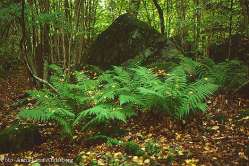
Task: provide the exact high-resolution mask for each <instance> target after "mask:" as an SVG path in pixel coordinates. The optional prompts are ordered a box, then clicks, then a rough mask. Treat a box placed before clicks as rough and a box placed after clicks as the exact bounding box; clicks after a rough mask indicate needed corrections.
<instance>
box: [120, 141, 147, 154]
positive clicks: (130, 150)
mask: <svg viewBox="0 0 249 166" xmlns="http://www.w3.org/2000/svg"><path fill="white" fill-rule="evenodd" d="M122 146H123V148H124V151H125V152H126V153H127V154H128V155H135V156H142V155H144V151H143V150H142V149H141V148H140V146H139V145H138V144H137V143H135V142H133V141H129V142H126V143H123V144H122Z"/></svg>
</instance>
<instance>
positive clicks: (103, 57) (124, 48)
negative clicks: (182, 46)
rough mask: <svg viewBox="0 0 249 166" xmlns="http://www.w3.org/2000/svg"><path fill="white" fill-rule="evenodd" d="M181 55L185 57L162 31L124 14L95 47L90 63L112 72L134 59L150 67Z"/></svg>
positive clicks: (90, 56) (92, 47)
mask: <svg viewBox="0 0 249 166" xmlns="http://www.w3.org/2000/svg"><path fill="white" fill-rule="evenodd" d="M177 54H181V53H180V51H178V50H177V49H176V47H175V46H174V44H173V43H172V42H170V41H167V40H166V39H165V38H164V36H163V35H162V34H160V33H159V32H158V31H156V30H155V29H153V28H152V27H150V26H149V25H148V24H146V23H145V22H143V21H140V20H138V19H137V18H135V17H133V16H131V15H129V14H123V15H121V16H119V17H118V18H117V19H116V20H115V21H114V22H113V23H112V25H110V26H109V27H108V28H107V29H106V30H105V31H104V32H102V33H101V34H100V35H99V36H98V38H97V39H96V41H95V42H94V43H93V44H92V46H91V48H90V51H89V58H88V63H89V64H92V65H96V66H99V67H101V68H102V69H108V68H110V67H111V66H112V65H121V64H123V63H125V62H127V61H128V60H130V59H135V60H137V61H139V60H141V59H142V63H144V64H146V65H148V64H151V63H155V61H160V62H162V61H168V60H169V59H168V57H169V55H173V56H175V55H177ZM161 57H163V58H161Z"/></svg>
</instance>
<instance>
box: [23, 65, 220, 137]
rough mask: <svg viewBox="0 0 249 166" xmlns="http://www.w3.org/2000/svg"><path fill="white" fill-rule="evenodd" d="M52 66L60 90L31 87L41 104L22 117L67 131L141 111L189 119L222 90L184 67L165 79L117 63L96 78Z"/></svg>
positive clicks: (127, 116) (24, 113)
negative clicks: (161, 112)
mask: <svg viewBox="0 0 249 166" xmlns="http://www.w3.org/2000/svg"><path fill="white" fill-rule="evenodd" d="M50 68H51V70H52V73H53V75H52V76H51V79H50V82H51V83H52V84H53V85H54V87H56V89H57V90H58V92H59V93H58V94H53V93H51V92H49V91H48V90H38V91H37V90H35V91H32V92H31V93H30V94H31V96H32V97H33V98H34V99H36V101H37V102H36V104H35V105H34V106H33V107H31V108H25V109H23V110H22V111H21V112H20V113H19V117H21V118H24V119H31V120H35V121H43V122H48V121H51V120H53V121H55V122H57V123H58V124H59V125H60V126H61V127H62V129H63V131H64V132H65V133H72V127H77V126H79V125H80V126H81V127H82V130H85V129H87V128H89V127H94V126H96V125H98V124H101V125H106V126H108V124H110V123H117V122H126V121H127V120H128V119H129V118H130V117H132V116H134V115H135V114H136V110H140V111H145V110H160V111H164V112H168V113H170V114H172V115H173V116H175V117H177V118H184V116H186V115H188V114H189V112H190V111H196V110H200V111H205V110H206V108H207V106H206V104H205V98H206V97H208V96H210V95H212V94H213V93H214V92H215V90H216V89H217V86H216V85H215V84H213V83H211V82H209V81H208V80H207V79H205V78H200V79H197V80H190V79H189V78H188V73H187V72H186V69H185V68H186V67H184V65H180V66H178V67H176V68H174V70H172V71H171V72H170V73H168V74H167V75H166V76H165V77H163V78H159V77H158V76H156V74H154V73H153V72H152V70H150V69H148V68H145V67H140V66H138V67H133V68H128V69H125V68H122V67H114V69H113V70H109V71H106V72H104V73H103V74H101V75H100V76H99V77H97V78H95V79H91V78H90V77H89V76H87V75H86V74H84V73H83V72H74V73H72V75H71V76H68V75H64V73H63V70H62V69H61V68H60V67H58V66H56V65H51V66H50ZM115 125H117V124H115Z"/></svg>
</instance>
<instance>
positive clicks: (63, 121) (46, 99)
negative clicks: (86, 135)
mask: <svg viewBox="0 0 249 166" xmlns="http://www.w3.org/2000/svg"><path fill="white" fill-rule="evenodd" d="M29 95H30V96H31V97H33V98H35V99H36V103H35V105H33V106H31V107H27V108H24V109H23V110H22V111H21V112H20V113H19V114H18V115H19V117H20V118H22V119H28V120H34V121H40V122H56V123H57V124H59V125H60V127H61V128H62V132H63V134H66V135H71V134H72V121H73V120H74V118H75V114H74V113H73V110H72V109H71V108H70V107H69V106H68V105H67V104H66V103H65V102H63V101H62V100H61V99H60V98H59V96H58V95H56V94H53V93H51V92H49V91H48V90H39V91H38V90H33V91H30V92H29Z"/></svg>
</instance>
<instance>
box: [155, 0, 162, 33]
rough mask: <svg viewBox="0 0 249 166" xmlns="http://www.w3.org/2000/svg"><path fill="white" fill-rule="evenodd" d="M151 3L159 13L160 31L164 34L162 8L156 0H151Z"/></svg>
mask: <svg viewBox="0 0 249 166" xmlns="http://www.w3.org/2000/svg"><path fill="white" fill-rule="evenodd" d="M153 3H154V5H155V7H156V9H157V12H158V14H159V18H160V27H161V33H162V34H163V35H164V30H165V25H164V16H163V10H162V8H161V6H160V5H159V3H158V1H157V0H153Z"/></svg>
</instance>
